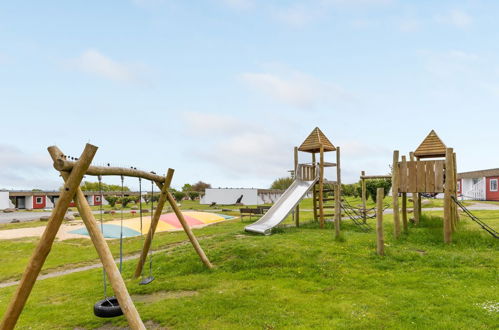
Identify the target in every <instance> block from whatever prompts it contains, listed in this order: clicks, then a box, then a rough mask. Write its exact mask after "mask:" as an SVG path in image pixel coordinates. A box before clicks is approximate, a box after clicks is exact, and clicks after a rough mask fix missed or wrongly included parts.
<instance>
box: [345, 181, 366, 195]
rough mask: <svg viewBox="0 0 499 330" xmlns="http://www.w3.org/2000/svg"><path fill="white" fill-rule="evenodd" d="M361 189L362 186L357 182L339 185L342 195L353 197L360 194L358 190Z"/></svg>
mask: <svg viewBox="0 0 499 330" xmlns="http://www.w3.org/2000/svg"><path fill="white" fill-rule="evenodd" d="M359 188H360V190H362V187H360V185H359V184H358V183H351V184H342V185H341V193H342V194H343V195H344V196H353V197H359V195H360V192H359V191H360V190H359Z"/></svg>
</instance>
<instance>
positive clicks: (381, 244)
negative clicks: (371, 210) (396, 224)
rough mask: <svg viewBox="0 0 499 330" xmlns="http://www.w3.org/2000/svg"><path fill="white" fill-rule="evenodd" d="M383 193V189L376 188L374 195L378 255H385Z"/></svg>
mask: <svg viewBox="0 0 499 330" xmlns="http://www.w3.org/2000/svg"><path fill="white" fill-rule="evenodd" d="M384 195H385V192H384V190H383V188H378V190H377V193H376V208H377V210H376V252H377V253H378V255H380V256H383V255H385V240H384V237H383V198H384Z"/></svg>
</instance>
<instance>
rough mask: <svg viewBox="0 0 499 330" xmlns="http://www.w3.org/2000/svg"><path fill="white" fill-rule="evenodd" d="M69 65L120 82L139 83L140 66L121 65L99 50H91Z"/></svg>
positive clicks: (71, 61) (69, 62)
mask: <svg viewBox="0 0 499 330" xmlns="http://www.w3.org/2000/svg"><path fill="white" fill-rule="evenodd" d="M68 64H69V65H70V66H71V67H73V68H75V69H77V70H80V71H82V72H85V73H88V74H91V75H95V76H99V77H102V78H106V79H110V80H114V81H119V82H138V81H140V79H139V73H140V68H139V65H132V64H127V63H120V62H117V61H115V60H113V59H111V58H110V57H108V56H105V55H104V54H102V53H100V52H99V51H97V50H94V49H89V50H86V51H85V52H83V54H81V55H80V56H79V57H77V58H75V59H72V60H70V61H68Z"/></svg>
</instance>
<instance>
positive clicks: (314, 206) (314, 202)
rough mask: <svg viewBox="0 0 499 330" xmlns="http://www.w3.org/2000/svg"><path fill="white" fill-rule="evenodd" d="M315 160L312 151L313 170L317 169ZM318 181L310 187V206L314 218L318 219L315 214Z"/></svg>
mask: <svg viewBox="0 0 499 330" xmlns="http://www.w3.org/2000/svg"><path fill="white" fill-rule="evenodd" d="M315 163H316V161H315V153H312V164H313V165H314V168H315V170H316V171H317V167H316V166H315V165H316V164H315ZM318 185H319V183H316V184H315V185H314V186H313V188H312V206H313V208H314V220H315V221H317V220H318V216H317V190H316V187H318Z"/></svg>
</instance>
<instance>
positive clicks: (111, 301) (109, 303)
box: [94, 297, 123, 318]
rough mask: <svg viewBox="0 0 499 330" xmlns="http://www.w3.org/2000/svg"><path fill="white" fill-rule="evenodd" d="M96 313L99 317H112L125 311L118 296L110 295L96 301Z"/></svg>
mask: <svg viewBox="0 0 499 330" xmlns="http://www.w3.org/2000/svg"><path fill="white" fill-rule="evenodd" d="M94 314H95V316H97V317H102V318H110V317H116V316H121V315H123V311H122V310H121V307H120V303H119V302H118V299H116V297H109V298H105V299H102V300H99V301H98V302H96V303H95V305H94Z"/></svg>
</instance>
